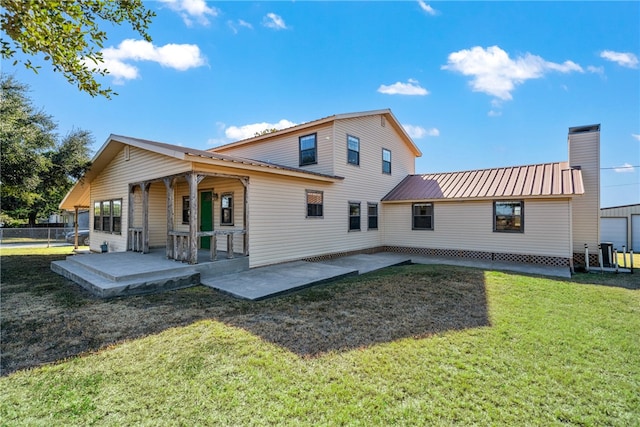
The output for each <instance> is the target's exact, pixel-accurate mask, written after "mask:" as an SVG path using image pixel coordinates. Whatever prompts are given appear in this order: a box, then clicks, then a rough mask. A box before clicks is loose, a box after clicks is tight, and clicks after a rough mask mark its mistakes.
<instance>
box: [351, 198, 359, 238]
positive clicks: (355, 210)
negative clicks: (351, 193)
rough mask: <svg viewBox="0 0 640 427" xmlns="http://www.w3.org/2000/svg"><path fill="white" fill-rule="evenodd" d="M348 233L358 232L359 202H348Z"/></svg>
mask: <svg viewBox="0 0 640 427" xmlns="http://www.w3.org/2000/svg"><path fill="white" fill-rule="evenodd" d="M349 231H360V202H349Z"/></svg>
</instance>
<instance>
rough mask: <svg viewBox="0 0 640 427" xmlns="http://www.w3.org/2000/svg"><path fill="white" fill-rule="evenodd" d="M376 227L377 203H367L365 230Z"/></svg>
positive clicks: (375, 228)
mask: <svg viewBox="0 0 640 427" xmlns="http://www.w3.org/2000/svg"><path fill="white" fill-rule="evenodd" d="M377 229H378V204H377V203H367V230H377Z"/></svg>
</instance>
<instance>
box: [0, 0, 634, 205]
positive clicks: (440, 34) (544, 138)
mask: <svg viewBox="0 0 640 427" xmlns="http://www.w3.org/2000/svg"><path fill="white" fill-rule="evenodd" d="M145 4H146V6H147V7H149V8H151V9H153V10H154V11H156V13H157V17H156V18H155V20H154V22H153V24H152V26H151V28H150V34H151V36H152V37H153V42H152V44H149V43H146V42H144V41H142V40H141V39H140V37H139V36H138V37H136V34H135V33H133V32H132V31H130V30H129V29H128V28H126V27H113V28H108V31H109V40H108V41H107V42H106V43H105V51H104V52H103V53H104V57H105V66H106V68H107V69H109V70H110V71H111V74H110V76H108V77H105V78H101V81H103V82H104V83H105V84H108V85H111V87H112V88H113V89H114V90H115V91H116V92H118V94H119V95H118V96H116V97H114V99H112V100H105V99H102V98H92V97H90V96H89V95H86V94H84V93H80V92H79V91H78V90H77V89H75V87H73V86H71V85H70V84H68V83H67V82H66V80H65V79H64V77H63V76H62V75H61V74H58V73H54V72H53V71H51V67H50V66H49V65H48V64H46V63H42V66H43V68H42V69H41V70H40V72H39V74H37V75H36V74H34V73H33V72H31V71H29V70H25V69H24V67H22V66H21V65H17V66H15V67H13V66H12V65H11V63H3V64H2V65H3V67H2V68H3V72H4V73H11V74H14V75H15V77H16V78H17V79H18V80H20V81H22V82H24V83H27V84H29V85H30V87H31V94H30V95H31V98H32V99H33V101H34V104H35V105H37V106H38V107H42V108H43V109H44V110H45V111H46V112H47V113H49V114H51V115H52V116H53V117H54V118H55V119H56V121H57V122H58V124H59V131H60V133H62V134H64V133H66V132H68V131H69V130H71V129H72V128H81V129H87V130H90V131H91V132H93V134H94V136H95V138H96V145H95V147H94V149H97V148H99V146H100V145H101V144H102V143H103V142H104V141H105V140H106V139H107V137H108V136H109V134H111V133H115V134H123V135H128V136H133V137H139V138H145V139H151V140H157V141H162V142H168V143H173V144H180V145H185V146H190V147H194V148H200V149H207V148H211V147H214V146H216V145H220V144H222V143H226V142H231V141H233V140H237V139H241V138H243V137H248V136H252V135H253V133H254V132H256V131H257V130H262V129H265V128H272V127H283V126H288V125H292V124H298V123H303V122H307V121H310V120H314V119H318V118H321V117H325V116H329V115H332V114H338V113H347V112H356V111H366V110H376V109H383V108H391V110H392V111H393V113H394V114H395V116H396V117H397V118H398V120H399V121H400V122H401V123H402V124H403V125H404V126H405V128H406V129H407V131H408V132H409V134H410V135H412V137H413V138H414V141H415V142H416V144H417V145H418V146H419V147H420V149H421V150H422V152H423V157H422V158H420V159H418V161H417V163H416V172H418V173H422V172H446V171H456V170H468V169H478V168H488V167H497V166H510V165H522V164H531V163H543V162H551V161H563V160H566V159H567V130H568V128H569V127H571V126H581V125H589V124H595V123H600V124H601V125H602V131H601V166H602V167H603V170H602V196H601V204H602V206H603V207H607V206H615V205H624V204H632V203H640V167H639V166H640V65H639V64H638V58H639V57H640V19H639V16H640V2H603V3H599V2H598V3H596V2H532V3H525V2H431V3H427V2H424V1H406V2H364V1H357V2H356V1H354V2H309V1H296V2H251V1H246V2H207V3H204V2H203V1H202V0H167V1H154V2H146V3H145ZM7 62H8V61H7Z"/></svg>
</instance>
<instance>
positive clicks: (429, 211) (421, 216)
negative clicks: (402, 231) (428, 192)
mask: <svg viewBox="0 0 640 427" xmlns="http://www.w3.org/2000/svg"><path fill="white" fill-rule="evenodd" d="M413 229H414V230H433V204H432V203H414V205H413Z"/></svg>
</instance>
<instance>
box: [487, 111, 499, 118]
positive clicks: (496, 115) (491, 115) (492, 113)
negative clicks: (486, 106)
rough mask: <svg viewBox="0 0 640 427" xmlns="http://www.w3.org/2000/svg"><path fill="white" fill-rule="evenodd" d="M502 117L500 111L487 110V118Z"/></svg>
mask: <svg viewBox="0 0 640 427" xmlns="http://www.w3.org/2000/svg"><path fill="white" fill-rule="evenodd" d="M501 115H502V111H496V110H489V112H488V113H487V116H489V117H500V116H501Z"/></svg>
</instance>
